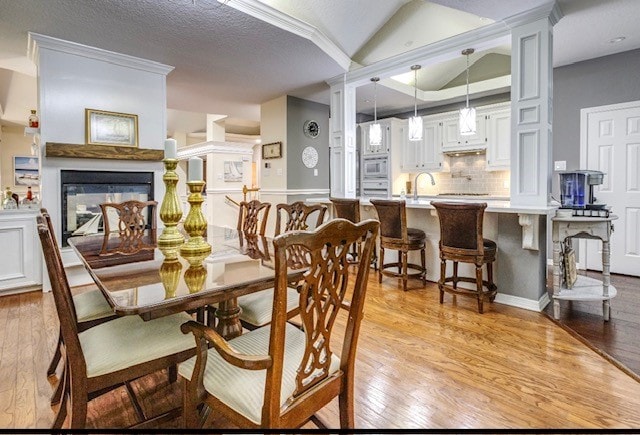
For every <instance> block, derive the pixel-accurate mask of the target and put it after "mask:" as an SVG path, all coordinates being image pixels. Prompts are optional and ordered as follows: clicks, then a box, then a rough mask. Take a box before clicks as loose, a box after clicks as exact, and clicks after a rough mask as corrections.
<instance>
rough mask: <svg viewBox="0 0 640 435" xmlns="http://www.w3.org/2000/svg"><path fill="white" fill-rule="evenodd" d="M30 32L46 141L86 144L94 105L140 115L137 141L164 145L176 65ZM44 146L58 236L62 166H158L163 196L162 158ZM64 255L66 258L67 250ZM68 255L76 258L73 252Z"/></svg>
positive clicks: (45, 188) (46, 184) (46, 197)
mask: <svg viewBox="0 0 640 435" xmlns="http://www.w3.org/2000/svg"><path fill="white" fill-rule="evenodd" d="M30 36H31V38H32V41H31V44H30V46H31V47H32V49H33V50H32V58H33V60H34V62H35V63H36V65H37V66H38V113H39V114H40V135H41V143H42V144H46V143H47V142H54V143H55V142H57V143H68V144H77V145H78V146H79V147H81V146H83V144H85V109H87V108H90V109H99V110H106V111H113V112H121V113H130V114H135V115H137V116H138V138H139V144H138V147H139V148H144V149H163V148H164V139H165V135H166V74H167V73H168V72H169V71H171V69H172V68H171V67H168V66H166V65H162V64H159V63H156V62H151V61H147V60H145V59H139V58H134V57H131V56H126V55H121V54H119V53H113V52H107V51H105V50H100V49H96V48H93V47H86V46H82V45H79V44H75V43H71V42H67V41H62V40H58V39H55V38H50V37H47V36H43V35H33V34H32V35H30ZM34 41H35V42H34ZM45 148H46V145H45V146H44V147H42V152H41V154H42V156H41V158H42V188H41V192H42V200H43V206H44V207H46V208H47V209H48V210H49V213H50V214H51V217H52V221H53V224H54V226H55V228H56V233H57V236H58V240H60V217H61V216H60V215H61V208H60V203H61V198H60V171H61V170H63V169H76V170H77V169H80V170H104V171H113V170H115V171H132V172H133V171H153V172H155V177H154V186H155V192H154V198H155V199H156V200H157V201H158V202H161V201H162V197H163V196H164V184H163V182H162V174H163V172H164V168H163V165H162V163H161V162H148V161H133V160H99V159H71V158H51V157H50V158H46V157H44V149H45ZM159 224H160V225H161V221H160V222H159ZM67 254H68V253H67ZM63 258H65V259H67V257H66V256H65V252H63ZM66 261H67V262H71V263H73V262H74V259H73V256H71V259H67V260H66ZM67 262H66V263H65V264H67Z"/></svg>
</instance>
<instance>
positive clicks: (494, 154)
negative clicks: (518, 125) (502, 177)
mask: <svg viewBox="0 0 640 435" xmlns="http://www.w3.org/2000/svg"><path fill="white" fill-rule="evenodd" d="M486 117H487V171H503V170H508V169H510V168H511V110H510V109H509V108H506V109H501V110H496V111H492V112H488V113H487V115H486Z"/></svg>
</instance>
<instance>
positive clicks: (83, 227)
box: [60, 170, 154, 246]
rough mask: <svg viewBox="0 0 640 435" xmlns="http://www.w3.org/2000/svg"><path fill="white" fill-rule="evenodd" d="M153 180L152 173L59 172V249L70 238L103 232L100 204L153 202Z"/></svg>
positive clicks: (65, 244) (148, 220)
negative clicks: (60, 212) (60, 235)
mask: <svg viewBox="0 0 640 435" xmlns="http://www.w3.org/2000/svg"><path fill="white" fill-rule="evenodd" d="M153 177H154V173H153V172H111V171H66V170H63V171H60V181H61V199H62V204H61V205H62V207H61V210H62V219H61V221H62V246H68V245H67V239H68V238H69V237H72V236H78V235H87V234H95V233H97V232H101V231H102V230H103V224H102V219H101V217H102V213H101V211H100V204H101V203H104V202H123V201H128V200H132V199H135V200H138V201H147V200H153V199H154V198H153V191H154V189H153ZM147 222H151V220H150V219H149V216H148V217H147Z"/></svg>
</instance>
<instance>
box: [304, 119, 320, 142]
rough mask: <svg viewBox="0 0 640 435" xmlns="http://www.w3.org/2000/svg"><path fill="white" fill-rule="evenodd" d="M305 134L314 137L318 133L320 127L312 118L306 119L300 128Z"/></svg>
mask: <svg viewBox="0 0 640 435" xmlns="http://www.w3.org/2000/svg"><path fill="white" fill-rule="evenodd" d="M302 129H303V131H304V134H305V136H307V137H310V138H312V139H315V138H317V137H318V135H319V134H320V127H319V126H318V123H317V122H316V121H313V120H309V121H306V122H305V123H304V127H303V128H302Z"/></svg>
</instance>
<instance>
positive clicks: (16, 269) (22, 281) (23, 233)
mask: <svg viewBox="0 0 640 435" xmlns="http://www.w3.org/2000/svg"><path fill="white" fill-rule="evenodd" d="M36 215H37V211H35V210H30V211H22V210H2V211H0V246H2V250H1V251H0V264H2V267H0V292H4V291H9V290H13V289H17V288H22V287H35V286H40V285H42V254H41V252H42V249H41V248H40V239H39V237H38V230H37V226H36Z"/></svg>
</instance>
